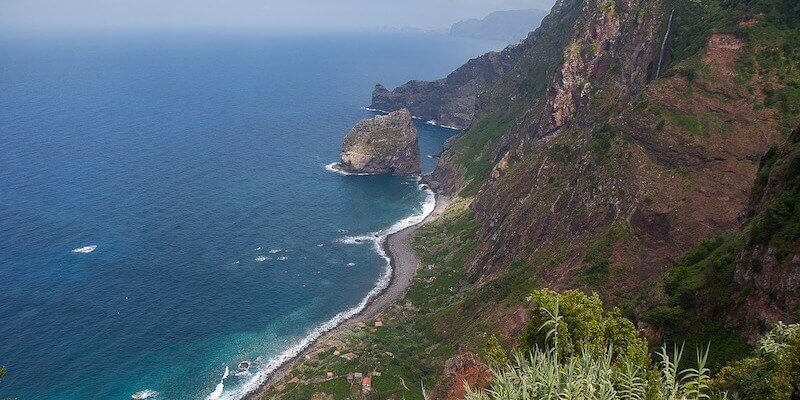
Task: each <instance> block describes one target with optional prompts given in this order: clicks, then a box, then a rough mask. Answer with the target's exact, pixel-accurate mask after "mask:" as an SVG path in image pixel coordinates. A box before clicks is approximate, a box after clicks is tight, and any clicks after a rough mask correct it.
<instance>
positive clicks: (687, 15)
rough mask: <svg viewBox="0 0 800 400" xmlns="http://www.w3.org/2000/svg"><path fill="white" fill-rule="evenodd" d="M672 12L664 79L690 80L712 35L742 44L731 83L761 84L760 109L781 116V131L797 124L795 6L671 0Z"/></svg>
mask: <svg viewBox="0 0 800 400" xmlns="http://www.w3.org/2000/svg"><path fill="white" fill-rule="evenodd" d="M668 6H670V7H674V8H675V20H674V23H673V29H672V37H671V38H670V58H671V67H670V69H669V71H668V74H675V73H677V74H681V75H683V76H686V77H687V78H688V79H690V80H692V79H693V78H694V77H695V76H697V74H698V73H700V71H701V70H702V61H701V60H700V57H699V54H700V52H701V50H702V49H703V48H704V46H705V44H706V42H707V41H708V39H709V37H710V36H711V34H712V32H729V33H734V34H737V35H739V36H740V37H742V38H744V39H745V40H746V41H747V43H748V46H747V47H746V48H745V52H744V54H742V56H741V59H740V62H739V64H740V65H739V67H738V68H737V69H738V72H739V77H737V82H739V83H740V84H742V85H749V81H750V79H751V77H752V76H753V74H754V73H756V72H757V73H758V74H759V75H760V76H761V78H762V81H763V84H761V85H760V86H761V89H762V91H763V93H764V94H765V95H766V99H765V102H764V105H766V106H767V107H771V108H775V109H776V110H778V111H780V113H781V114H782V116H783V118H782V123H783V127H784V129H785V130H786V131H787V132H788V130H790V129H793V128H794V127H795V126H797V124H798V122H800V40H797V32H798V29H800V2H797V1H796V0H751V1H732V0H705V1H690V0H672V1H670V2H669V4H668Z"/></svg>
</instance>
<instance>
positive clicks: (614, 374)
mask: <svg viewBox="0 0 800 400" xmlns="http://www.w3.org/2000/svg"><path fill="white" fill-rule="evenodd" d="M551 295H552V293H551ZM584 297H585V298H586V299H589V298H588V297H586V296H584ZM559 304H560V299H559V298H558V297H557V296H556V297H555V299H554V302H553V304H552V308H548V309H545V310H543V314H544V315H545V316H546V318H545V319H544V321H543V322H542V323H541V325H540V326H539V328H538V329H537V332H541V333H542V335H543V338H544V342H543V345H542V346H539V345H536V346H534V348H533V349H532V350H530V351H528V352H522V351H520V352H516V353H515V354H514V363H513V364H511V363H509V364H507V365H505V366H501V367H499V368H498V367H495V368H493V369H492V374H493V376H494V377H495V378H494V381H493V382H492V384H491V386H490V387H489V388H488V389H484V390H478V391H475V390H472V389H471V388H470V387H468V386H465V388H466V392H467V396H466V400H527V399H531V400H533V399H536V400H539V399H542V400H550V399H552V400H557V399H559V400H560V399H587V400H588V399H592V400H645V399H652V400H701V399H711V398H712V388H711V387H710V385H709V383H710V381H711V378H710V377H709V370H708V368H706V361H707V359H708V352H709V349H708V348H706V349H705V350H698V351H697V360H696V367H693V368H686V369H683V370H679V365H680V363H681V358H682V356H683V346H681V348H680V349H679V348H678V347H677V346H676V347H675V348H674V350H673V351H672V352H670V351H668V350H667V346H666V345H664V346H663V347H662V349H661V351H660V352H659V353H658V354H659V356H660V358H661V361H660V362H659V364H658V367H657V368H658V371H656V372H657V373H649V372H650V371H648V366H644V367H643V366H641V365H640V364H639V363H638V362H634V361H631V359H629V358H619V357H620V354H619V351H618V349H616V348H615V347H614V345H613V344H609V345H608V346H607V347H605V348H604V349H603V350H602V351H600V352H596V351H592V350H591V346H581V351H580V353H577V354H576V353H574V352H573V353H563V347H562V346H561V343H562V340H563V339H564V338H563V337H562V335H563V334H564V333H565V332H567V333H568V332H570V329H568V328H569V327H566V326H565V325H568V324H569V323H570V322H569V319H567V318H566V316H565V315H562V314H561V310H562V308H561V307H560V305H559ZM572 331H574V330H572ZM576 339H577V340H580V341H587V340H588V339H589V338H588V337H581V338H577V337H574V336H573V337H572V340H576ZM615 359H618V360H617V361H614V360H615ZM649 387H653V388H654V390H652V391H648V388H649ZM715 398H723V399H724V398H725V395H724V394H722V395H718V396H716V397H715Z"/></svg>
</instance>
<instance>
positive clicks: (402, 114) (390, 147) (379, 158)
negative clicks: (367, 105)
mask: <svg viewBox="0 0 800 400" xmlns="http://www.w3.org/2000/svg"><path fill="white" fill-rule="evenodd" d="M417 139H418V133H417V128H416V127H415V126H414V122H413V119H412V116H411V112H410V111H408V110H407V109H402V110H398V111H394V112H392V113H389V114H388V115H378V116H376V117H375V118H371V119H365V120H363V121H361V122H359V123H358V124H356V126H355V127H353V129H352V130H351V131H350V133H348V134H347V136H346V137H345V139H344V143H343V144H342V154H341V158H340V163H339V165H338V168H339V169H341V170H342V171H344V172H348V173H363V174H393V175H410V174H416V173H419V172H420V159H419V142H418V140H417Z"/></svg>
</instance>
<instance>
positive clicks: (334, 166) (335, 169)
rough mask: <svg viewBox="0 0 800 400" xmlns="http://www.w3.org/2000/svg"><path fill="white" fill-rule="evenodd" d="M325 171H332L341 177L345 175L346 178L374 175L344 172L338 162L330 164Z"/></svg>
mask: <svg viewBox="0 0 800 400" xmlns="http://www.w3.org/2000/svg"><path fill="white" fill-rule="evenodd" d="M325 169H327V170H328V171H331V172H336V173H337V174H339V175H345V176H366V175H373V174H368V173H366V172H347V171H342V169H341V168H340V167H339V163H338V162H333V163H330V164H328V165H326V166H325Z"/></svg>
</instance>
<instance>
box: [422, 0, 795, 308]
mask: <svg viewBox="0 0 800 400" xmlns="http://www.w3.org/2000/svg"><path fill="white" fill-rule="evenodd" d="M669 11H670V10H669V9H667V8H665V7H663V6H662V4H661V2H650V1H643V0H625V1H615V2H614V1H605V0H583V1H577V0H576V1H567V0H565V1H560V2H558V3H557V4H556V6H555V7H554V10H553V12H552V14H551V15H550V16H549V17H548V19H549V23H548V21H545V23H543V24H542V28H540V29H539V30H537V32H536V34H535V35H532V37H533V36H536V38H537V40H536V41H534V42H532V43H526V42H527V41H526V42H523V45H521V46H520V47H519V49H520V51H522V52H523V53H522V54H521V55H519V56H518V57H517V58H515V60H516V63H515V64H514V65H512V66H510V67H507V69H508V72H506V73H505V74H503V75H502V76H500V77H498V78H496V79H494V80H492V81H491V82H489V83H488V84H487V85H486V86H485V87H484V88H483V89H482V90H481V95H480V96H479V100H478V103H477V107H478V108H477V111H476V115H477V116H478V117H477V119H476V123H474V124H473V126H472V128H471V129H469V130H467V131H466V132H465V133H464V134H463V135H462V136H461V137H460V138H459V139H456V140H455V141H454V142H453V143H452V147H451V149H450V150H448V151H445V152H444V153H443V154H442V158H441V161H440V165H439V168H437V170H436V171H435V173H434V174H433V177H432V178H431V179H432V180H433V181H436V182H437V183H439V184H441V186H442V188H443V190H444V191H446V192H448V193H450V194H457V193H461V192H462V189H465V187H466V188H467V189H468V188H469V186H468V185H469V184H470V179H473V180H474V179H478V178H475V177H473V176H469V175H466V176H465V174H468V173H469V170H470V169H471V170H475V169H477V168H476V166H475V165H474V164H475V163H476V162H486V163H488V164H489V165H487V166H486V167H482V168H486V169H487V170H489V171H490V172H489V173H487V174H486V175H485V177H479V178H480V179H481V182H482V184H481V185H480V187H479V188H478V189H477V190H475V191H476V192H477V193H474V192H469V193H468V194H467V195H469V196H474V201H473V203H472V207H471V208H472V210H473V211H474V213H475V219H476V220H477V221H478V222H479V223H480V227H479V229H478V231H477V243H478V246H477V249H476V251H475V253H474V254H473V258H472V260H471V261H470V264H469V269H468V279H469V280H471V281H473V282H477V283H478V284H483V283H485V282H488V281H489V280H492V279H494V278H495V277H496V276H498V275H499V274H501V273H503V271H505V270H506V269H507V268H508V267H509V266H510V265H511V264H512V263H521V264H523V265H530V268H531V271H530V273H531V274H532V275H534V276H536V277H537V278H538V279H539V280H540V281H541V282H542V283H543V284H544V285H546V286H549V287H551V288H556V289H564V288H570V287H582V288H585V289H589V290H598V289H599V290H600V291H601V292H602V294H603V296H604V297H606V300H610V301H611V304H613V301H614V300H619V299H621V298H624V297H625V296H626V294H630V293H631V292H632V291H633V290H636V289H637V288H640V287H641V286H642V285H643V284H644V283H645V282H648V281H653V280H656V279H659V278H660V277H661V275H662V274H663V271H664V269H665V268H666V267H667V266H669V265H671V264H672V263H674V262H675V261H677V260H678V259H679V258H680V257H681V256H682V255H683V254H684V253H685V252H686V251H687V250H689V249H690V248H693V247H694V246H695V245H697V244H698V243H699V242H700V241H701V240H703V239H705V238H709V237H712V236H714V235H717V234H720V233H722V232H725V231H730V230H733V229H736V228H737V227H738V226H739V223H738V221H737V216H738V214H739V212H740V210H742V208H743V207H744V206H745V204H746V203H747V200H748V197H749V194H750V190H751V188H752V182H753V179H754V178H755V176H756V171H757V168H758V160H759V158H760V157H761V155H763V154H764V153H765V152H766V150H767V149H768V148H769V147H770V146H771V145H772V143H774V141H775V140H776V138H778V137H780V132H779V126H778V125H779V124H778V122H777V118H776V115H775V111H774V110H771V109H766V108H762V107H759V104H760V103H761V102H762V101H763V94H762V93H760V92H759V91H755V92H753V91H748V90H747V89H746V86H745V85H741V84H739V83H737V82H735V79H734V78H735V77H736V76H737V72H736V68H737V66H738V64H737V60H738V59H739V57H740V54H741V52H742V51H743V49H745V48H746V43H745V41H744V40H743V39H742V38H740V37H737V36H736V35H731V34H715V35H712V36H711V37H710V39H709V40H708V42H707V43H706V45H705V50H704V51H703V52H702V53H701V54H700V56H701V59H702V64H703V65H702V67H701V68H700V69H699V71H700V73H699V74H696V75H692V76H691V77H689V76H682V75H681V74H674V75H672V76H667V77H663V78H661V79H659V80H657V81H655V82H649V81H650V79H652V75H653V68H654V64H655V63H656V62H657V61H658V56H659V49H660V44H661V41H662V38H663V35H664V31H665V30H666V26H665V25H666V22H667V21H668V18H669ZM553 29H555V30H556V31H557V32H558V35H555V34H553V33H552V32H551V30H553ZM548 35H550V36H548ZM564 37H566V40H565V39H564ZM529 39H530V38H529ZM545 44H546V46H544V45H545ZM558 46H560V47H558ZM543 47H547V48H550V49H552V48H553V47H557V48H558V49H559V51H560V53H559V57H552V55H550V53H548V52H547V50H546V49H545V48H543ZM535 68H540V69H538V70H536V71H537V72H539V73H537V74H531V73H530V71H532V70H534V69H535ZM753 79H754V80H753V82H752V86H754V87H758V79H760V78H759V77H758V76H757V74H756V76H755V77H754V78H753ZM504 109H507V110H519V111H516V112H515V113H514V114H512V117H510V118H509V121H510V122H508V123H505V124H502V125H497V124H495V125H497V126H498V128H495V130H499V132H492V131H481V130H479V129H475V128H476V127H480V126H481V122H483V120H482V118H486V119H490V118H494V119H495V120H496V119H497V116H498V115H503V114H502V113H503V110H504ZM487 132H492V133H493V134H495V135H497V136H496V138H494V139H491V140H488V141H479V138H478V137H476V136H483V137H485V136H486V135H487ZM476 143H477V145H478V146H482V149H480V150H479V151H478V156H475V157H472V158H470V159H465V158H463V156H461V155H462V154H475V152H476V150H478V149H476ZM482 160H487V161H482ZM473 186H474V185H473ZM790 259H791V257H790ZM598 265H599V266H600V268H601V272H600V273H599V275H598V276H591V279H586V278H584V280H583V281H581V280H580V279H576V278H577V277H579V276H581V274H584V276H586V275H585V274H586V271H588V270H591V269H592V268H595V267H596V266H598ZM765 265H770V264H769V263H766V264H765ZM784 265H789V264H784ZM745 275H747V274H742V277H743V278H742V279H744V276H745ZM779 275H780V274H774V273H769V276H771V277H773V278H775V277H777V276H779ZM748 276H753V277H754V276H755V275H753V274H749V275H748ZM753 279H756V278H753ZM762 281H763V282H765V283H764V284H765V285H767V286H769V287H770V288H771V289H769V290H772V291H773V294H770V295H765V296H766V297H761V296H760V295H759V296H760V297H759V298H770V296H773V297H772V298H774V299H775V301H774V302H775V303H776V304H777V302H783V301H785V300H784V298H783V297H780V296H779V295H778V294H777V293H778V292H781V293H787V292H786V290H785V289H781V287H783V286H785V287H786V288H791V287H794V286H792V285H793V284H792V283H791V282H789V283H787V282H786V281H783V282H782V283H781V285H783V286H780V287H779V285H778V283H777V282H772V283H769V284H767V283H766V280H762ZM762 286H763V285H762ZM601 288H602V289H601ZM776 296H777V297H776ZM787 299H788V297H787ZM781 307H783V306H781ZM784 314H785V313H784Z"/></svg>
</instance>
